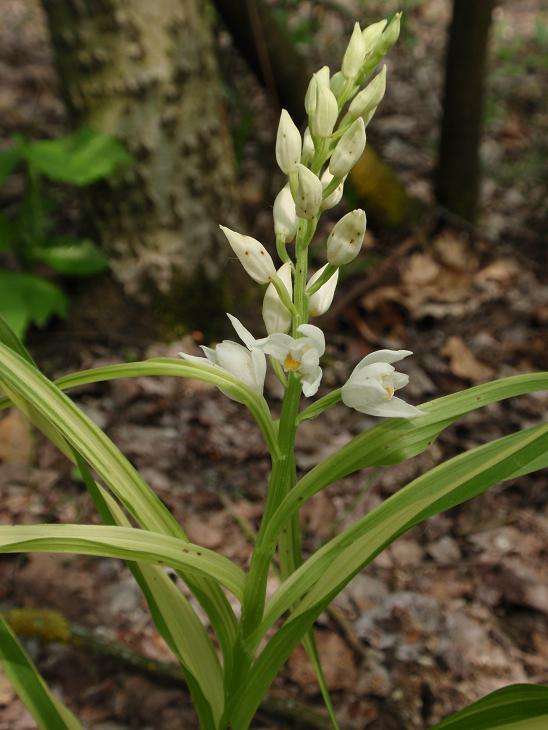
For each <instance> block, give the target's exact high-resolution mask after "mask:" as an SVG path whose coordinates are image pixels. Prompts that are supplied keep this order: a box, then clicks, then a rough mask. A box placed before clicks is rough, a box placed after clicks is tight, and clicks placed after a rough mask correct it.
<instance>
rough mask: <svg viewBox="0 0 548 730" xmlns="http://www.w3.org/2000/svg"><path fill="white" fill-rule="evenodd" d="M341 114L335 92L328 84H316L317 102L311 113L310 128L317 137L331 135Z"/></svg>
mask: <svg viewBox="0 0 548 730" xmlns="http://www.w3.org/2000/svg"><path fill="white" fill-rule="evenodd" d="M338 116H339V105H338V104H337V99H336V98H335V94H334V93H333V92H332V91H331V89H330V88H329V85H328V86H324V85H322V84H320V83H317V84H316V104H315V107H314V111H313V112H312V114H311V115H310V129H311V131H312V134H313V135H314V136H316V137H329V135H330V134H331V132H332V131H333V127H334V126H335V122H336V121H337V117H338Z"/></svg>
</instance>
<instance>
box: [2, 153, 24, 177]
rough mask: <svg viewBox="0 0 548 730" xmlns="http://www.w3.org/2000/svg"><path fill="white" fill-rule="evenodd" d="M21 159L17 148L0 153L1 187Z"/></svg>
mask: <svg viewBox="0 0 548 730" xmlns="http://www.w3.org/2000/svg"><path fill="white" fill-rule="evenodd" d="M20 159H21V152H20V151H19V149H18V147H10V148H9V149H7V150H2V151H0V185H3V184H4V183H5V182H6V180H7V179H8V177H9V176H10V175H11V173H12V172H13V170H14V169H15V166H16V165H17V163H18V162H19V160H20Z"/></svg>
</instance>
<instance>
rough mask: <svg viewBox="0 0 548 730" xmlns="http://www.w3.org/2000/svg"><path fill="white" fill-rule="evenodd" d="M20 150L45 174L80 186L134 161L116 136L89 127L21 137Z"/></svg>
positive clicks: (106, 175) (53, 178) (108, 174)
mask: <svg viewBox="0 0 548 730" xmlns="http://www.w3.org/2000/svg"><path fill="white" fill-rule="evenodd" d="M20 150H21V154H22V155H23V156H24V157H25V159H26V160H27V162H29V163H30V164H31V165H33V166H34V167H35V168H36V170H38V171H39V172H40V173H41V174H42V175H45V176H46V177H48V178H50V179H51V180H57V181H58V182H64V183H69V184H72V185H79V186H82V185H89V184H90V183H93V182H96V181H97V180H100V179H102V178H105V177H109V176H110V175H112V174H113V173H114V172H115V171H116V170H117V169H118V168H119V167H120V166H122V165H127V164H129V163H130V162H131V156H130V155H129V154H128V153H127V152H126V150H125V149H124V148H123V146H122V145H121V144H120V143H119V142H117V141H116V140H115V139H114V138H113V137H110V136H108V135H106V134H99V133H98V132H93V131H92V130H90V129H83V130H80V131H78V132H74V133H73V134H70V135H68V136H66V137H61V138H59V139H51V140H45V141H41V142H27V141H20Z"/></svg>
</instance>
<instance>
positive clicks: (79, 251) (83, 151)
mask: <svg viewBox="0 0 548 730" xmlns="http://www.w3.org/2000/svg"><path fill="white" fill-rule="evenodd" d="M129 162H130V157H129V155H128V154H127V153H126V152H125V150H124V149H123V147H122V146H121V145H120V144H119V143H118V142H116V140H114V139H113V138H112V137H108V136H107V135H103V134H98V133H96V132H92V131H91V130H88V129H84V130H80V131H78V132H75V133H73V134H70V135H68V136H66V137H59V138H57V139H51V140H41V141H31V140H28V139H25V138H23V137H21V136H19V137H17V138H16V139H15V141H14V143H13V145H12V146H11V147H9V148H7V149H5V150H3V151H1V152H0V185H4V184H5V183H6V182H7V181H8V180H9V179H10V177H11V175H12V174H13V173H18V172H20V171H21V169H22V171H23V175H24V190H23V196H22V199H21V202H20V204H19V205H17V207H16V208H15V209H14V210H12V211H10V212H9V213H1V212H0V254H1V255H2V259H3V263H4V267H0V315H1V316H2V317H4V319H5V320H6V321H7V322H8V323H9V324H10V326H11V327H12V328H13V330H14V331H15V332H16V333H17V334H18V335H19V336H24V335H25V332H26V330H27V328H28V327H29V326H30V325H31V324H35V325H38V326H43V325H45V324H46V323H47V322H48V320H49V319H50V318H51V317H52V316H58V317H64V316H66V314H67V311H68V300H67V297H66V296H65V294H64V293H63V290H62V288H61V287H60V286H58V285H57V284H56V283H54V282H53V281H51V280H50V279H51V277H50V276H44V275H43V274H46V273H47V272H51V273H52V274H57V275H60V276H66V277H74V276H78V277H80V276H90V275H92V274H97V273H99V272H100V271H103V270H104V269H106V268H107V267H108V260H107V258H106V256H105V254H104V253H103V252H102V251H101V249H100V248H99V247H98V246H96V245H95V243H93V241H91V240H89V239H88V238H83V239H81V238H75V237H72V236H66V235H60V234H58V233H57V232H56V226H55V221H54V216H55V212H56V209H57V208H58V207H59V204H60V202H61V200H62V190H61V189H60V184H61V185H64V186H66V185H70V186H77V187H84V186H86V185H90V184H92V183H94V182H97V181H98V180H102V179H105V178H107V177H109V176H110V175H112V174H113V173H115V172H116V170H117V169H118V168H119V167H120V166H121V165H126V164H128V163H129ZM44 181H46V182H47V183H49V186H46V185H45V184H44ZM51 183H56V184H57V188H56V189H53V190H52V189H51V187H52V186H51ZM8 264H9V267H8V266H7V265H8Z"/></svg>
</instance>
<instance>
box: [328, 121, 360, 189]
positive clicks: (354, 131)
mask: <svg viewBox="0 0 548 730" xmlns="http://www.w3.org/2000/svg"><path fill="white" fill-rule="evenodd" d="M364 149H365V124H364V122H363V119H362V118H361V117H358V119H356V120H355V121H354V122H353V123H352V124H351V125H350V127H349V128H348V129H347V130H346V132H345V133H344V134H343V136H342V137H341V139H340V140H339V143H338V145H337V146H336V147H335V151H334V152H333V154H332V156H331V160H330V161H329V172H331V173H332V174H333V175H336V176H337V177H345V176H346V175H348V173H349V172H350V170H351V169H352V168H353V167H354V165H355V164H356V162H357V161H358V160H359V159H360V157H361V156H362V154H363V151H364Z"/></svg>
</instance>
